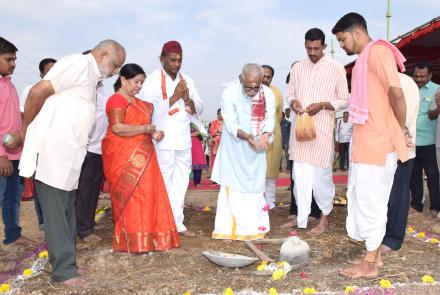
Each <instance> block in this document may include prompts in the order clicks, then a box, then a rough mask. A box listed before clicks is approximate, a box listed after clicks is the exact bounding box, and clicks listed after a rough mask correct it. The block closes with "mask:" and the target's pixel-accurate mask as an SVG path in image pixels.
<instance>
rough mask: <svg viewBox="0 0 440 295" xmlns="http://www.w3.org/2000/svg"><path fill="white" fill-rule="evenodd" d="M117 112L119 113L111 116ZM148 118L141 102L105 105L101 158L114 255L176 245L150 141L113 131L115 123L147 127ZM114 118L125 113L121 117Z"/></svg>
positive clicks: (116, 98) (116, 100)
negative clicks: (105, 180)
mask: <svg viewBox="0 0 440 295" xmlns="http://www.w3.org/2000/svg"><path fill="white" fill-rule="evenodd" d="M117 109H119V110H120V111H119V112H118V113H116V112H113V110H117ZM152 113H153V105H152V104H150V103H147V102H143V101H141V100H139V99H136V100H135V103H134V104H130V103H129V102H128V101H127V100H125V98H124V97H123V96H122V95H120V94H118V93H116V94H114V95H112V96H111V97H110V98H109V100H108V103H107V115H108V116H109V127H108V130H107V134H106V136H105V138H104V140H103V141H102V157H103V161H104V173H105V176H106V177H107V180H108V184H109V188H110V197H111V203H112V214H113V220H114V223H115V229H114V233H113V242H112V246H113V249H114V250H115V251H121V252H134V253H142V252H149V251H161V250H168V249H172V248H175V247H179V246H180V240H179V235H178V233H177V231H176V225H175V223H174V217H173V213H172V211H171V206H170V203H169V200H168V195H167V191H166V188H165V184H164V182H163V178H162V174H161V172H160V168H159V164H158V162H157V157H156V152H155V150H154V146H153V142H152V139H151V136H150V135H148V134H139V135H135V136H132V137H122V136H118V135H116V134H115V133H113V132H112V130H111V127H112V125H113V124H115V122H116V121H117V120H119V122H121V123H124V124H130V125H141V124H151V115H152ZM116 114H123V115H122V118H116Z"/></svg>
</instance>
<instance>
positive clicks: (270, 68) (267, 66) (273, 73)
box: [262, 65, 275, 77]
mask: <svg viewBox="0 0 440 295" xmlns="http://www.w3.org/2000/svg"><path fill="white" fill-rule="evenodd" d="M262 67H263V68H266V69H269V70H271V71H272V77H273V76H275V70H274V69H273V68H272V67H271V66H269V65H262Z"/></svg>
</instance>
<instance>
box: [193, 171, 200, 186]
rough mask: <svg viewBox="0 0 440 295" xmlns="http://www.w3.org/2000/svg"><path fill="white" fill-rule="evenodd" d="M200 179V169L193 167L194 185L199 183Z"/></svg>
mask: <svg viewBox="0 0 440 295" xmlns="http://www.w3.org/2000/svg"><path fill="white" fill-rule="evenodd" d="M201 180H202V169H193V182H194V186H195V185H196V184H200V181H201Z"/></svg>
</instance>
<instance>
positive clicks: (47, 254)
mask: <svg viewBox="0 0 440 295" xmlns="http://www.w3.org/2000/svg"><path fill="white" fill-rule="evenodd" d="M48 256H49V252H47V250H44V251H41V252H40V253H38V257H39V258H47V257H48Z"/></svg>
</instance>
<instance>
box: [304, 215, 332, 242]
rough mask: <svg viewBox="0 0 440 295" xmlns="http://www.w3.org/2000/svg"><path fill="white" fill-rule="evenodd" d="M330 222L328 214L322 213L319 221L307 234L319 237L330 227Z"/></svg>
mask: <svg viewBox="0 0 440 295" xmlns="http://www.w3.org/2000/svg"><path fill="white" fill-rule="evenodd" d="M328 222H329V221H328V216H325V215H322V216H321V220H320V221H319V223H318V224H317V225H316V226H315V227H314V228H312V229H311V230H310V231H309V232H308V233H307V236H311V237H318V236H320V235H322V234H323V233H325V232H326V230H327V228H328Z"/></svg>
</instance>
